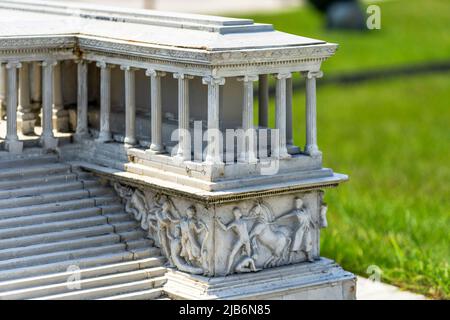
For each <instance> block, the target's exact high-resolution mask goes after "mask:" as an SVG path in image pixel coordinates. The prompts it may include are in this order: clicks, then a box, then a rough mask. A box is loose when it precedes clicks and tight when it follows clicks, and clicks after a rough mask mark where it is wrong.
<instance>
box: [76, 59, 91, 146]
mask: <svg viewBox="0 0 450 320" xmlns="http://www.w3.org/2000/svg"><path fill="white" fill-rule="evenodd" d="M75 62H76V63H77V74H78V79H77V128H76V130H75V139H76V140H82V139H85V138H87V137H88V136H89V130H88V62H87V61H85V60H77V61H75Z"/></svg>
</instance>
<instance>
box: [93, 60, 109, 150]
mask: <svg viewBox="0 0 450 320" xmlns="http://www.w3.org/2000/svg"><path fill="white" fill-rule="evenodd" d="M97 66H98V67H100V133H99V136H98V139H97V141H99V142H107V141H111V138H112V137H111V129H110V114H111V67H112V66H111V65H108V64H106V63H97Z"/></svg>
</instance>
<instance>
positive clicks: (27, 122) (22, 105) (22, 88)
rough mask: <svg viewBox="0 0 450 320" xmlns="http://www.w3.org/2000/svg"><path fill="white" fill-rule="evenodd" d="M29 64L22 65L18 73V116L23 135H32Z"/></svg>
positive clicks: (33, 118)
mask: <svg viewBox="0 0 450 320" xmlns="http://www.w3.org/2000/svg"><path fill="white" fill-rule="evenodd" d="M28 66H29V64H28V63H22V68H20V73H19V106H18V111H19V112H18V115H19V123H20V129H21V131H22V133H23V134H24V135H31V134H34V124H35V121H36V120H35V114H34V113H33V112H32V109H31V101H30V76H29V75H30V73H29V68H28Z"/></svg>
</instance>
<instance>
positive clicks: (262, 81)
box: [258, 74, 269, 128]
mask: <svg viewBox="0 0 450 320" xmlns="http://www.w3.org/2000/svg"><path fill="white" fill-rule="evenodd" d="M258 122H259V126H260V127H266V128H267V127H268V126H269V79H268V76H267V74H261V75H259V82H258Z"/></svg>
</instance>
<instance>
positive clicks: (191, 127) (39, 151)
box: [0, 0, 356, 299]
mask: <svg viewBox="0 0 450 320" xmlns="http://www.w3.org/2000/svg"><path fill="white" fill-rule="evenodd" d="M336 47H337V45H336V44H332V43H327V42H324V41H321V40H315V39H310V38H305V37H300V36H296V35H291V34H286V33H283V32H278V31H275V30H274V29H273V27H272V25H268V24H258V23H254V22H253V21H252V20H247V19H234V18H224V17H215V16H203V15H192V14H181V13H165V12H157V11H147V10H133V11H130V10H126V9H118V8H110V7H101V6H94V5H81V4H72V3H65V2H60V1H57V2H51V1H34V0H9V1H8V0H0V63H1V72H0V76H1V77H0V100H1V104H2V110H3V112H2V116H4V118H2V119H4V120H0V122H3V127H2V128H4V131H5V132H4V136H2V137H1V138H0V177H2V168H1V166H2V164H3V165H4V166H5V167H4V168H6V166H9V167H11V168H17V170H25V171H24V172H29V171H30V169H29V168H26V166H25V168H24V167H20V169H19V167H18V166H19V164H20V163H22V164H25V163H29V165H30V166H35V167H37V166H39V163H43V162H42V161H43V160H42V159H47V158H48V157H51V156H54V157H56V158H57V162H58V165H59V166H62V165H67V166H69V167H70V168H71V169H70V172H71V174H76V175H77V179H78V180H82V179H83V177H85V176H86V175H90V176H91V177H94V178H95V179H97V180H95V181H99V183H101V184H102V188H103V189H102V190H106V191H105V192H107V193H108V195H110V196H111V197H114V199H116V200H117V201H120V206H119V207H120V208H122V209H121V210H122V211H124V212H126V213H127V216H128V218H127V219H132V220H136V221H137V222H136V221H133V223H135V224H136V225H137V224H139V225H138V227H136V228H139V230H140V231H139V232H141V234H142V236H141V237H142V240H140V241H141V242H139V243H140V244H143V243H144V242H142V241H147V242H145V243H148V245H145V246H144V245H142V246H143V247H142V250H144V249H145V250H148V249H149V248H150V247H151V248H153V249H154V250H155V251H154V252H156V251H157V252H158V253H157V254H156V253H155V254H154V255H155V256H158V255H161V256H162V257H163V258H164V259H165V264H164V263H162V264H161V268H163V269H164V275H163V276H161V277H162V278H161V279H162V280H161V282H160V291H158V292H159V293H160V294H163V295H164V296H167V297H169V298H173V299H176V298H182V299H186V298H187V299H354V298H355V290H356V289H355V286H356V283H355V277H354V275H352V274H351V273H348V272H346V271H344V270H343V269H341V268H340V267H339V266H338V265H337V264H336V263H334V262H333V261H331V260H329V259H326V258H322V257H320V250H319V247H320V245H319V244H320V230H321V228H324V227H326V226H327V220H326V209H327V207H326V204H325V203H324V202H323V200H322V198H323V190H324V189H326V188H330V187H336V186H338V185H339V184H340V183H341V182H343V181H345V180H347V176H346V175H343V174H337V173H334V172H333V171H332V170H331V169H328V168H323V167H322V152H321V151H320V149H319V147H318V144H317V122H316V112H317V107H316V79H317V78H320V77H321V76H322V72H321V71H320V67H321V64H322V62H323V61H325V60H326V59H328V57H330V56H332V55H333V54H334V52H335V50H336ZM295 73H300V74H301V76H302V77H304V80H305V83H306V85H305V91H306V102H305V103H306V114H305V116H304V117H301V118H298V119H294V118H293V112H292V109H293V107H297V106H294V105H293V100H292V94H293V93H292V90H293V86H292V76H293V74H295ZM269 84H273V85H274V86H275V93H274V100H275V126H274V127H271V126H270V125H269V120H268V119H269V100H270V95H269ZM254 93H255V99H254ZM255 106H257V109H255ZM254 110H257V114H254ZM255 113H256V112H255ZM255 118H257V121H255V120H254V119H255ZM294 121H295V122H297V123H298V122H303V123H305V127H306V132H302V133H301V134H302V135H304V136H305V140H306V145H305V146H295V145H294V140H293V122H294ZM27 159H32V161H30V162H26V161H27ZM39 159H41V160H39ZM2 161H3V162H2ZM55 161H56V160H55ZM9 167H8V168H9ZM4 168H3V169H4ZM33 168H34V167H33ZM9 170H10V171H8V172H9V173H8V174H10V176H13V175H12V173H11V172H12V171H11V170H13V169H9ZM27 170H28V171H27ZM5 172H6V171H5ZM3 176H4V177H6V173H4V172H3ZM22 176H24V175H23V174H22ZM34 179H35V180H33V181H37V180H36V179H38V178H36V177H35V178H34ZM55 179H56V178H55ZM21 181H22V180H21ZM27 181H28V182H27V183H29V184H31V183H32V182H31V180H27ZM45 181H46V182H45V183H46V184H45V185H43V187H42V188H44V189H45V188H46V187H45V186H47V185H48V184H49V183H51V182H49V180H48V179H47V180H45ZM21 183H23V184H25V182H21ZM6 185H7V184H4V185H2V184H1V183H0V217H1V216H2V210H9V211H8V212H12V211H11V210H13V209H14V208H13V206H14V204H11V203H15V202H11V201H9V202H6V201H4V202H2V200H1V199H2V195H3V194H5V195H6V193H7V196H5V197H13V195H15V194H18V192H16V191H11V192H10V191H5V192H4V193H2V189H1V188H2V186H3V187H4V188H6V187H5V186H6ZM11 185H12V184H11V183H9V184H8V186H9V187H8V188H12V187H11ZM28 187H29V186H28ZM42 188H41V189H42ZM83 188H85V189H86V188H89V185H87V184H86V183H84V185H83ZM53 189H55V188H53ZM53 189H52V190H53ZM5 190H10V189H7V188H6V189H5ZM14 190H15V189H14ZM33 190H34V191H33V192H44V191H42V190H40V191H36V187H35V188H34V189H33ZM46 190H47V189H46ZM48 190H50V189H48ZM88 190H89V189H88ZM59 191H61V190H53V191H52V192H59ZM30 192H31V191H30ZM49 192H50V191H49ZM111 194H113V195H111ZM27 195H28V194H27ZM46 197H47V198H45V199H50V196H49V195H46ZM86 197H87V198H89V199H91V198H95V199H97V200H96V202H95V204H94V206H95V207H96V208H100V207H101V208H102V215H104V214H105V212H106V211H105V209H104V205H105V204H104V203H103V202H101V201H99V200H98V199H99V198H98V197H99V196H98V195H97V194H95V193H93V192H92V191H89V192H88V194H87V195H86ZM42 199H44V198H42ZM102 199H103V198H102ZM20 201H22V200H20ZM20 201H19V202H20ZM30 201H31V200H30ZM42 201H43V200H42ZM51 201H54V203H58V201H63V200H61V199H60V198H57V197H56V198H55V199H54V200H48V203H47V205H51V204H52V202H51ZM80 201H81V200H80ZM19 202H17V203H19ZM20 203H22V202H20ZM30 203H31V202H30ZM40 205H41V206H42V205H43V204H40ZM2 206H3V207H2ZM23 206H25V204H23V205H22V207H20V208H24V207H23ZM20 208H19V209H17V208H16V209H15V211H14V212H29V211H28V210H25V209H20ZM33 208H34V207H33ZM21 210H22V211H21ZM33 210H35V209H33ZM36 210H38V209H36ZM4 212H6V211H4ZM36 212H37V211H36ZM57 212H58V211H57ZM30 214H31V213H30ZM5 215H6V213H5ZM11 215H12V213H11ZM54 216H55V215H53V216H52V217H54ZM14 217H15V218H16V219H22V218H21V216H20V214H18V216H14ZM37 218H39V216H37ZM37 218H36V219H37ZM54 219H58V217H54ZM79 219H82V218H79ZM84 219H85V218H84ZM108 219H109V216H108ZM124 219H125V218H124ZM80 221H85V220H80ZM107 221H108V223H113V222H111V221H112V220H107ZM69 222H70V221H66V220H64V223H69ZM30 223H31V222H30ZM0 224H1V220H0ZM49 227H50V226H49ZM27 230H28V229H27ZM118 230H119V229H118V228H116V227H115V229H114V231H113V232H116V233H117V232H119V231H118ZM133 230H134V229H133ZM136 230H137V229H136ZM1 232H2V229H1V225H0V265H1V263H2V261H1V259H2V258H1V257H2V255H1V254H2V251H1V248H2V246H1V245H2V241H4V240H3V238H2V233H1ZM30 232H31V231H30ZM136 232H137V231H136ZM75 239H77V238H75ZM77 241H78V240H77ZM135 241H136V240H135ZM119 243H123V237H121V238H120V242H119ZM36 245H37V244H36ZM125 246H126V249H125V250H131V249H130V246H129V245H128V244H125ZM39 248H40V250H44V249H43V248H41V247H39ZM61 248H62V247H61ZM139 248H140V247H139ZM153 249H152V250H153ZM21 250H22V249H21ZM55 250H56V249H55ZM58 250H59V249H58ZM61 250H62V249H61ZM21 252H22V251H21ZM23 252H25V251H23ZM92 252H93V251H92ZM146 252H147V251H146ZM47 254H56V253H55V252H53V251H52V252H49V253H47ZM24 255H25V253H24ZM24 257H25V256H24ZM95 257H96V256H95V254H92V256H91V259H94V258H95ZM150 258H151V256H150V257H149V259H150ZM23 259H25V258H23ZM161 259H162V258H161ZM26 261H30V260H26ZM58 261H63V259H62V258H61V259H60V260H58ZM58 261H55V262H54V263H55V267H54V270H56V271H58V272H62V271H65V269H64V268H63V267H62V265H63V264H62V263H63V262H59V263H60V264H61V267H58V266H59V265H57V262H58ZM83 261H84V260H83ZM86 263H87V262H86ZM105 263H106V262H105ZM67 264H68V263H67ZM97 264H100V262H98V263H97ZM64 266H66V265H64ZM28 267H29V268H31V269H30V270H34V271H36V270H38V267H37V266H36V265H32V264H31V265H28V264H27V265H24V266H23V267H22V269H21V270H22V271H21V272H23V273H21V274H22V276H20V277H22V278H26V277H27V276H30V275H31V273H27V270H28V269H27V268H28ZM33 268H34V269H33ZM10 269H11V270H12V269H13V268H12V267H11V268H10ZM41 269H42V270H44V267H42V268H41ZM41 269H39V270H41ZM81 269H82V270H83V268H81ZM45 270H47V269H45ZM52 270H53V269H52ZM34 271H33V272H34ZM47 271H48V270H47ZM56 271H55V272H56ZM8 272H9V271H8ZM30 272H31V271H30ZM49 272H50V271H48V272H47V273H49ZM18 274H19V273H17V272H16V273H14V275H17V277H19V276H18ZM33 275H39V272H38V271H36V272H35V273H33ZM8 277H9V278H8ZM14 277H15V278H17V277H16V276H13V271H11V272H9V273H7V274H6V273H4V277H3V278H2V271H1V268H0V297H2V281H3V280H5V279H6V280H7V279H10V278H14ZM20 277H19V278H20ZM81 281H82V280H81ZM83 283H84V282H83ZM153 285H155V284H154V283H153ZM8 286H9V287H8V288H11V285H10V284H9V285H8ZM23 286H24V287H26V285H25V284H24V285H23ZM5 288H6V287H5ZM148 289H149V290H150V289H151V288H150V287H149V288H148ZM5 290H6V289H5ZM5 290H3V291H5ZM142 290H143V289H142ZM152 290H156V289H152ZM147 291H148V290H147ZM81 292H83V290H82V289H81V291H80V292H79V293H76V294H75V293H64V294H66V295H65V296H64V295H62V296H55V295H53V296H52V295H51V294H47V296H50V298H67V297H69V298H86V297H87V298H95V297H97V296H95V295H93V294H92V291H89V292H88V291H85V292H84V294H82V293H81ZM152 292H153V291H152ZM8 294H9V295H8ZM8 294H5V296H4V297H6V298H8V297H23V295H18V294H16V295H14V294H10V293H8ZM55 294H56V293H55ZM59 294H63V293H59ZM29 296H32V295H31V294H30V295H29ZM45 296H46V295H43V294H41V296H40V297H45ZM138 296H139V297H144V296H145V297H147V298H148V297H149V296H148V295H143V294H141V295H137V294H136V295H135V296H133V295H131V296H130V295H128V296H120V297H122V298H124V297H128V298H130V297H138ZM33 297H39V295H37V296H33Z"/></svg>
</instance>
